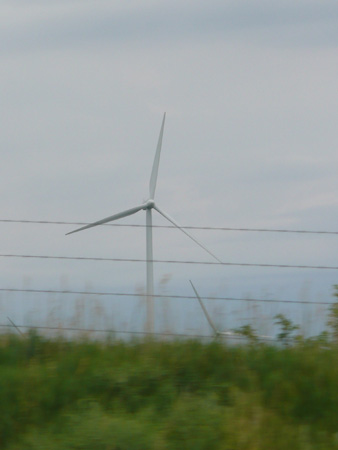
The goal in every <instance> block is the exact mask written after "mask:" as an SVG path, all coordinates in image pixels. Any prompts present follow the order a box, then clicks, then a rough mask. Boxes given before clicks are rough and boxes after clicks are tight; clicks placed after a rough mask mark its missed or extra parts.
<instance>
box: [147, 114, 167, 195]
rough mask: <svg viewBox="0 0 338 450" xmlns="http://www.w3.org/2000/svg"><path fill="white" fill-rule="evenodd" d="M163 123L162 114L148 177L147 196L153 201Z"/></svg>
mask: <svg viewBox="0 0 338 450" xmlns="http://www.w3.org/2000/svg"><path fill="white" fill-rule="evenodd" d="M164 122H165V113H164V116H163V120H162V126H161V131H160V135H159V137H158V142H157V148H156V153H155V158H154V162H153V169H152V171H151V176H150V183H149V195H150V198H151V199H153V198H154V196H155V189H156V181H157V174H158V166H159V164H160V156H161V147H162V138H163V129H164Z"/></svg>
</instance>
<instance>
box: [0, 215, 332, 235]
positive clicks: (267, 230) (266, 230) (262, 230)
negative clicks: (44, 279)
mask: <svg viewBox="0 0 338 450" xmlns="http://www.w3.org/2000/svg"><path fill="white" fill-rule="evenodd" d="M0 222H2V223H22V224H41V225H89V224H90V223H89V222H68V221H60V220H59V221H51V220H23V219H20V220H19V219H17V220H16V219H0ZM101 226H105V227H125V228H146V227H147V225H138V224H125V223H105V224H103V225H101ZM151 227H152V228H173V229H175V228H176V227H175V226H174V225H152V226H151ZM180 227H181V228H184V229H186V230H208V231H243V232H257V233H298V234H332V235H338V231H328V230H291V229H278V228H238V227H208V226H191V225H185V226H180Z"/></svg>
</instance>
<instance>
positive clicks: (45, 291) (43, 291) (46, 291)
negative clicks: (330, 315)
mask: <svg viewBox="0 0 338 450" xmlns="http://www.w3.org/2000/svg"><path fill="white" fill-rule="evenodd" d="M0 292H22V293H35V294H62V295H95V296H105V297H144V298H146V297H148V295H147V294H138V293H126V292H88V291H70V290H56V289H55V290H54V289H15V288H0ZM150 297H154V298H168V299H181V300H196V297H195V296H193V295H191V296H189V295H169V294H168V295H164V294H153V295H151V296H150ZM201 299H202V300H222V301H245V302H252V303H256V302H263V303H297V304H310V305H333V304H334V303H335V302H312V301H307V300H277V299H261V298H238V297H201Z"/></svg>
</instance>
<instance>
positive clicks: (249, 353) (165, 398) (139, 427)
mask: <svg viewBox="0 0 338 450" xmlns="http://www.w3.org/2000/svg"><path fill="white" fill-rule="evenodd" d="M0 405H1V408H0V448H1V449H3V450H6V449H8V450H19V449H25V450H37V449H51V450H53V449H58V450H66V449H67V450H69V449H77V450H87V449H88V450H89V449H90V450H95V449H100V450H101V449H102V450H113V449H114V450H127V449H131V450H133V449H135V450H136V449H137V450H141V449H147V450H151V449H157V450H165V449H168V450H175V449H180V450H184V449H194V450H203V449H205V450H213V449H226V450H233V449H243V450H244V449H248V450H254V449H255V450H256V449H257V450H265V449H266V450H271V449H274V450H275V449H276V450H278V449H289V450H291V449H300V450H302V449H304V450H312V449H323V450H324V449H325V450H328V449H338V345H337V343H336V342H335V341H334V340H333V341H332V342H327V340H326V341H324V344H323V342H322V340H321V339H316V340H313V341H302V340H300V341H299V342H297V341H296V342H295V343H294V344H293V345H292V346H279V347H277V346H267V345H261V344H258V343H256V344H255V345H253V344H252V343H251V344H248V345H243V346H227V345H226V344H224V343H219V342H212V343H209V344H202V343H201V342H197V341H181V342H153V341H143V342H137V341H135V342H132V343H125V342H115V343H114V342H105V343H98V342H90V341H65V340H49V339H45V338H43V337H39V336H38V335H36V334H35V333H29V335H28V336H26V337H24V338H22V337H20V336H18V337H16V336H3V337H2V338H1V341H0Z"/></svg>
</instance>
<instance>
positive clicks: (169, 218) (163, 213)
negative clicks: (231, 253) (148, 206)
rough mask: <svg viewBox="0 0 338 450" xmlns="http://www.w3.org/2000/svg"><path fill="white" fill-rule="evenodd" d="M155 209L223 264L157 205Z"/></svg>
mask: <svg viewBox="0 0 338 450" xmlns="http://www.w3.org/2000/svg"><path fill="white" fill-rule="evenodd" d="M154 209H156V211H157V212H159V213H160V214H161V215H162V216H163V217H165V218H166V219H167V220H169V222H171V223H172V224H173V225H175V227H176V228H178V229H179V230H181V231H183V233H184V234H186V235H187V236H188V237H190V239H192V240H193V241H194V242H195V243H196V244H197V245H199V246H200V247H201V248H203V250H205V251H206V252H207V253H209V255H211V256H212V257H213V258H215V259H216V261H218V262H220V263H221V262H222V261H221V260H220V259H218V258H217V256H215V255H214V254H213V253H212V252H211V251H210V250H208V249H207V248H206V247H204V245H202V244H201V243H200V242H198V240H197V239H195V238H194V237H193V236H191V234H190V233H188V232H187V231H186V230H184V229H183V228H182V227H180V225H178V224H177V223H176V222H175V220H174V219H172V218H171V217H170V216H168V214H166V213H165V212H163V211H161V210H160V208H159V207H158V206H157V205H155V206H154Z"/></svg>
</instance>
